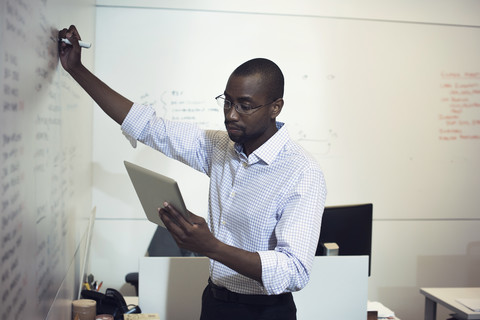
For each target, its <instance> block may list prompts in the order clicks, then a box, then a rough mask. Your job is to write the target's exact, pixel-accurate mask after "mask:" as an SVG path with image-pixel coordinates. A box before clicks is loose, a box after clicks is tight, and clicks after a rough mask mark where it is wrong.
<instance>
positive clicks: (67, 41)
mask: <svg viewBox="0 0 480 320" xmlns="http://www.w3.org/2000/svg"><path fill="white" fill-rule="evenodd" d="M59 41H62V42H65V43H66V44H69V45H72V43H71V42H70V40H68V39H66V38H62V39H59ZM78 44H79V45H80V47H82V48H90V47H91V46H92V44H91V43H88V42H85V41H82V40H78Z"/></svg>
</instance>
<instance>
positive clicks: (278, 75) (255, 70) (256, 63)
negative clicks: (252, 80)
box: [232, 58, 285, 100]
mask: <svg viewBox="0 0 480 320" xmlns="http://www.w3.org/2000/svg"><path fill="white" fill-rule="evenodd" d="M254 74H260V75H261V77H262V80H263V81H264V83H265V86H266V88H267V89H268V92H267V94H268V95H269V98H270V99H272V100H274V99H278V98H283V91H284V86H285V80H284V78H283V73H282V70H280V68H279V67H278V66H277V65H276V64H275V63H274V62H273V61H271V60H268V59H265V58H255V59H252V60H248V61H247V62H244V63H242V64H241V65H240V66H238V67H237V68H236V69H235V70H234V71H233V73H232V75H233V76H251V75H254Z"/></svg>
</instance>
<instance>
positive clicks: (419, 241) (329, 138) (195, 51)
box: [93, 0, 480, 319]
mask: <svg viewBox="0 0 480 320" xmlns="http://www.w3.org/2000/svg"><path fill="white" fill-rule="evenodd" d="M97 4H98V10H97V18H98V20H97V40H98V44H97V47H98V51H97V56H96V65H97V68H96V72H97V74H98V75H99V76H100V77H101V78H102V79H104V80H105V81H106V82H107V83H109V84H110V85H111V86H112V87H114V88H115V89H117V90H118V91H120V92H122V93H123V94H125V95H126V96H127V97H129V98H130V99H132V100H135V101H139V102H144V103H150V104H153V105H154V106H155V108H156V109H157V111H158V113H159V114H160V115H163V116H165V117H168V118H171V119H178V120H183V121H193V122H197V123H199V125H201V126H204V127H210V128H222V113H221V110H218V109H216V108H215V102H214V100H213V98H214V97H215V96H216V95H218V94H220V93H221V92H222V91H223V89H224V87H225V82H226V80H227V78H228V76H229V74H230V72H231V71H232V70H233V69H234V68H235V67H236V66H237V65H238V64H240V63H242V62H243V61H245V60H247V59H250V58H252V57H257V56H264V57H269V58H271V59H273V60H274V61H276V62H277V63H278V64H279V65H280V67H281V68H282V69H283V71H284V73H285V77H286V94H285V107H284V110H283V112H282V115H281V116H280V117H279V120H281V121H285V122H286V123H287V125H288V126H289V128H290V129H289V130H290V133H291V134H292V136H293V137H294V138H295V139H296V140H297V141H299V142H300V143H301V144H302V145H303V146H304V147H305V148H306V149H307V150H309V151H310V152H311V153H313V155H314V156H315V157H316V158H317V159H318V161H319V162H320V164H321V165H322V167H323V168H324V171H325V174H326V179H327V185H328V190H329V194H328V198H327V204H329V205H338V204H348V203H361V202H372V203H373V204H374V220H375V221H374V238H373V250H374V251H373V260H372V277H371V278H370V298H371V299H374V300H380V301H382V302H383V301H385V303H386V304H387V305H388V306H389V307H391V308H392V309H394V310H395V309H396V311H397V312H398V314H399V316H400V317H401V318H406V319H408V318H411V319H413V318H419V317H420V314H421V312H422V309H423V300H422V297H421V296H420V295H419V294H418V287H419V286H427V285H428V286H435V285H444V284H445V283H446V282H447V281H446V280H445V279H449V280H448V283H450V284H456V285H475V284H476V285H478V284H479V282H480V279H479V278H480V275H478V274H477V273H475V272H467V273H464V272H462V273H461V274H456V273H451V272H446V270H448V271H452V270H451V269H452V268H453V267H454V266H455V262H454V261H457V262H458V261H459V260H461V261H462V265H463V267H462V268H464V269H468V270H475V268H474V267H475V266H478V264H479V260H480V258H479V253H478V251H477V250H476V249H475V248H476V247H477V246H478V243H479V242H480V238H479V235H478V232H475V231H474V230H477V229H478V227H479V226H480V212H479V209H478V208H479V207H480V203H479V201H480V200H479V198H478V197H477V196H476V193H477V190H479V188H480V174H479V172H480V171H479V169H480V168H479V163H480V153H479V152H478V150H479V147H480V125H479V121H480V108H479V105H480V92H479V91H478V90H479V89H480V63H479V60H478V56H479V54H480V42H479V41H478V39H480V28H479V26H480V18H479V17H478V15H475V14H473V13H472V12H478V11H479V9H480V8H479V3H478V2H474V1H461V2H458V1H456V2H454V1H440V2H435V3H433V2H431V3H430V4H426V3H422V4H418V3H416V2H414V1H392V2H389V5H388V6H386V5H385V4H384V2H377V1H367V2H362V4H361V6H360V4H358V5H357V4H355V3H354V2H352V1H341V2H335V4H333V3H329V2H326V1H320V2H317V1H303V2H295V5H292V4H291V3H288V2H281V3H278V2H276V3H275V5H273V3H272V2H268V1H267V2H262V4H257V3H254V2H248V1H247V2H242V3H241V4H239V3H237V4H233V3H229V2H227V3H225V2H220V1H206V2H202V3H199V4H197V3H195V2H188V1H187V2H184V3H183V4H182V5H181V7H180V6H179V5H177V4H174V3H173V2H169V1H161V2H157V3H156V5H152V4H151V3H148V2H140V3H139V2H135V3H134V4H133V3H132V2H130V1H113V0H112V1H108V0H104V1H98V2H97ZM269 4H270V5H269ZM125 21H128V22H129V23H128V24H127V23H125ZM94 118H95V120H94V135H95V140H94V141H95V142H94V156H93V161H94V191H93V199H94V203H96V204H97V205H98V208H99V211H98V214H99V220H97V225H102V230H103V231H102V232H101V233H100V232H99V233H96V234H95V239H96V240H95V239H94V243H95V241H97V243H101V246H100V247H95V250H96V251H97V252H96V253H94V255H95V257H96V262H95V264H96V266H97V268H98V269H99V270H111V268H112V267H113V266H116V267H117V266H118V265H119V264H118V261H122V263H123V262H125V264H126V267H125V268H124V269H119V272H118V273H117V274H113V273H110V274H108V275H107V274H105V276H106V277H109V279H111V280H110V281H111V283H112V284H114V283H115V284H116V285H117V286H121V285H122V283H123V281H122V280H123V276H124V274H125V273H126V272H128V271H133V270H136V269H137V266H136V264H137V262H136V261H135V259H132V257H134V255H135V254H137V255H143V253H144V252H145V250H146V247H147V245H148V241H149V237H150V235H151V234H152V233H153V230H154V226H152V225H151V224H149V223H148V222H145V220H144V218H143V211H142V209H141V206H140V204H139V203H138V200H137V198H136V195H135V193H134V191H133V188H132V187H131V185H130V182H129V180H128V177H127V175H126V173H125V170H124V168H123V164H122V161H123V160H124V159H126V160H130V161H132V162H135V163H139V164H142V165H145V166H147V167H149V168H151V169H154V170H157V171H159V172H162V173H166V174H169V175H171V176H173V177H174V178H176V179H177V180H178V181H179V184H180V188H181V189H182V192H183V193H184V195H185V198H186V202H187V206H188V207H189V208H190V209H191V210H192V211H193V212H196V213H198V214H201V215H205V214H206V204H207V191H206V185H207V183H208V181H207V180H206V178H205V177H203V176H201V175H200V174H198V173H196V172H194V171H192V170H190V169H188V168H185V167H184V166H183V165H181V164H177V163H174V162H172V161H170V160H168V159H165V157H163V156H162V155H160V154H158V153H156V152H154V151H152V150H149V149H148V148H145V147H143V146H140V147H139V148H137V149H132V148H130V146H129V144H128V142H127V141H126V140H125V139H124V138H123V136H122V135H121V133H120V130H119V128H118V125H116V124H115V123H114V122H113V121H111V120H109V119H107V118H106V116H105V115H104V114H102V112H101V111H97V110H96V111H95V115H94ZM132 226H133V227H132ZM109 228H111V229H113V230H115V233H116V234H118V233H119V232H120V233H121V234H122V235H123V236H124V237H126V240H123V239H120V238H118V237H117V238H116V239H112V238H111V235H112V234H113V233H112V234H111V233H108V232H107V230H108V229H109ZM450 228H451V229H450ZM475 228H476V229H475ZM449 229H450V232H448V231H449ZM140 230H141V231H140ZM458 234H461V237H459V236H457V235H458ZM107 248H116V252H115V256H116V258H115V259H114V260H111V258H112V257H111V254H110V253H109V251H108V249H107ZM455 257H456V258H457V259H456V258H455ZM433 260H435V261H438V262H439V263H441V264H442V265H444V266H448V267H445V269H442V270H440V269H438V268H435V267H434V264H432V263H431V262H432V261H433ZM403 262H407V265H408V267H402V266H401V265H402V263H403ZM430 269H431V273H429V271H428V270H430ZM427 274H429V276H428V277H426V275H427ZM419 276H421V277H422V278H421V279H419V278H417V277H419ZM115 277H116V278H115ZM400 279H401V283H399V282H398V281H399V280H400ZM402 301H408V302H409V305H407V304H406V303H405V304H404V303H402Z"/></svg>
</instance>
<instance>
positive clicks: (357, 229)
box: [316, 203, 373, 275]
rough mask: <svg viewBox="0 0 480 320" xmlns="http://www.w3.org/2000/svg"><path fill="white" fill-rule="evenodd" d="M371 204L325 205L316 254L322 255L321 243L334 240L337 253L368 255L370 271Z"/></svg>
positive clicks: (369, 269) (369, 268)
mask: <svg viewBox="0 0 480 320" xmlns="http://www.w3.org/2000/svg"><path fill="white" fill-rule="evenodd" d="M372 219H373V205H372V204H371V203H368V204H356V205H342V206H332V207H325V211H324V212H323V218H322V228H321V231H320V239H319V241H318V246H317V251H316V255H317V256H323V255H325V254H324V250H323V246H322V243H327V242H335V243H336V244H337V245H338V246H339V255H345V256H348V255H355V256H361V255H368V257H369V258H368V259H369V262H368V264H369V267H368V275H370V271H371V256H372Z"/></svg>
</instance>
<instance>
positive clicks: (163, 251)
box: [125, 227, 197, 296]
mask: <svg viewBox="0 0 480 320" xmlns="http://www.w3.org/2000/svg"><path fill="white" fill-rule="evenodd" d="M145 256H147V257H190V256H197V255H196V254H194V253H193V252H191V251H188V250H185V249H181V248H179V247H178V246H177V243H176V242H175V240H173V237H172V236H171V235H170V232H168V230H167V229H165V228H163V227H157V229H156V230H155V233H154V234H153V237H152V240H151V241H150V244H149V245H148V249H147V252H146V254H145ZM125 282H127V283H129V284H131V285H132V286H134V287H135V293H136V294H137V296H138V272H130V273H127V275H126V276H125Z"/></svg>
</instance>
